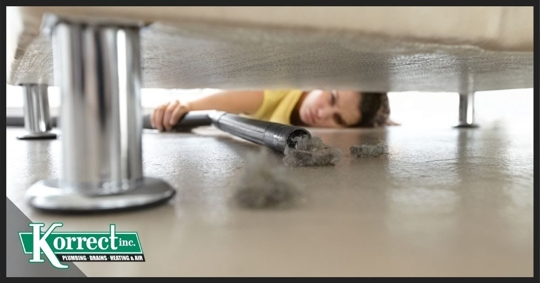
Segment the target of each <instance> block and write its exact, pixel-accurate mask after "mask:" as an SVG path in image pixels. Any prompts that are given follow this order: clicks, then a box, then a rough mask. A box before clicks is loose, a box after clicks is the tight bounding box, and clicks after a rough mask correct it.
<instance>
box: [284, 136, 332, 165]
mask: <svg viewBox="0 0 540 283" xmlns="http://www.w3.org/2000/svg"><path fill="white" fill-rule="evenodd" d="M294 141H295V142H296V146H295V147H294V148H291V147H287V148H286V149H285V152H284V153H285V157H284V158H283V161H284V162H285V164H286V165H288V166H295V167H296V166H329V165H335V164H336V163H337V162H339V161H340V160H341V150H339V149H338V148H335V147H331V146H329V145H326V144H324V143H323V142H322V140H321V139H320V138H318V137H312V138H308V137H297V138H295V139H294Z"/></svg>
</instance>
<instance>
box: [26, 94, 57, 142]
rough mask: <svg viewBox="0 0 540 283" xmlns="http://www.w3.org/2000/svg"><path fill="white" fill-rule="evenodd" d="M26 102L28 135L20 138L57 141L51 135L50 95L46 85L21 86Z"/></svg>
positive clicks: (54, 135)
mask: <svg viewBox="0 0 540 283" xmlns="http://www.w3.org/2000/svg"><path fill="white" fill-rule="evenodd" d="M20 86H21V87H22V89H23V100H24V108H23V109H24V128H25V130H26V132H27V133H26V134H24V135H21V136H18V137H17V139H20V140H36V139H39V140H41V139H55V138H56V134H55V133H51V132H50V131H51V129H52V126H51V116H50V113H49V93H48V87H49V86H48V85H46V84H21V85H20Z"/></svg>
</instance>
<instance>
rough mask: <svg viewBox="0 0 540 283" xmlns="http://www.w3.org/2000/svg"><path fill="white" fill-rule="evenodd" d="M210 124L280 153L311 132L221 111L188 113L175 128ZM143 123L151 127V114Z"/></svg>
mask: <svg viewBox="0 0 540 283" xmlns="http://www.w3.org/2000/svg"><path fill="white" fill-rule="evenodd" d="M210 125H214V126H215V127H216V128H218V129H220V130H222V131H224V132H227V133H230V134H232V135H234V136H237V137H240V138H243V139H245V140H248V141H251V142H253V143H256V144H259V145H263V146H266V147H268V148H271V149H273V150H276V151H279V152H281V153H284V151H285V148H287V147H292V148H294V147H295V146H296V138H297V137H308V138H311V134H310V133H309V132H308V131H307V130H306V129H304V128H301V127H295V126H290V125H285V124H279V123H273V122H268V121H261V120H256V119H251V118H246V117H241V116H238V115H235V114H231V113H227V112H223V111H191V112H188V113H187V114H186V115H185V116H184V117H183V118H182V120H180V122H178V123H177V124H176V125H175V126H174V128H175V129H185V128H193V127H196V126H210ZM143 126H144V128H145V129H153V128H152V125H151V123H150V115H146V116H145V117H144V119H143Z"/></svg>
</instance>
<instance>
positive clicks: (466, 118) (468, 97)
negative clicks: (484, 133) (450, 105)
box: [456, 92, 478, 128]
mask: <svg viewBox="0 0 540 283" xmlns="http://www.w3.org/2000/svg"><path fill="white" fill-rule="evenodd" d="M456 127H457V128H476V127H478V125H477V124H475V120H474V92H471V93H464V94H463V93H460V94H459V124H458V125H457V126H456Z"/></svg>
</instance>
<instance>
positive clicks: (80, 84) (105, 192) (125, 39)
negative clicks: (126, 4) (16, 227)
mask: <svg viewBox="0 0 540 283" xmlns="http://www.w3.org/2000/svg"><path fill="white" fill-rule="evenodd" d="M50 31H51V35H52V42H53V58H54V70H55V83H56V84H57V85H58V86H59V87H60V92H61V95H62V112H61V118H62V122H61V130H62V136H63V138H62V142H63V167H62V168H63V171H62V176H61V178H60V179H58V180H48V181H43V182H40V183H38V184H36V185H34V187H35V188H37V189H34V191H30V192H29V199H30V203H31V204H32V205H33V206H35V207H38V208H42V209H48V210H62V211H65V210H70V211H81V212H82V211H99V210H116V209H124V208H132V207H137V206H144V205H149V204H154V203H157V202H162V201H165V200H167V199H169V198H171V197H172V196H173V195H174V194H175V190H174V189H172V187H170V186H169V185H168V184H167V183H165V182H163V181H161V180H158V179H155V178H148V177H144V176H143V167H142V142H141V140H142V128H143V127H142V122H143V121H142V114H141V112H142V111H141V105H140V88H141V74H140V69H141V66H140V50H139V46H140V43H139V28H138V27H137V26H125V25H115V24H104V23H103V22H101V23H100V24H94V25H91V24H85V23H80V22H79V23H74V22H66V21H59V22H57V23H56V24H55V25H54V26H53V27H52V28H51V29H50ZM38 190H41V191H38Z"/></svg>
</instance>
